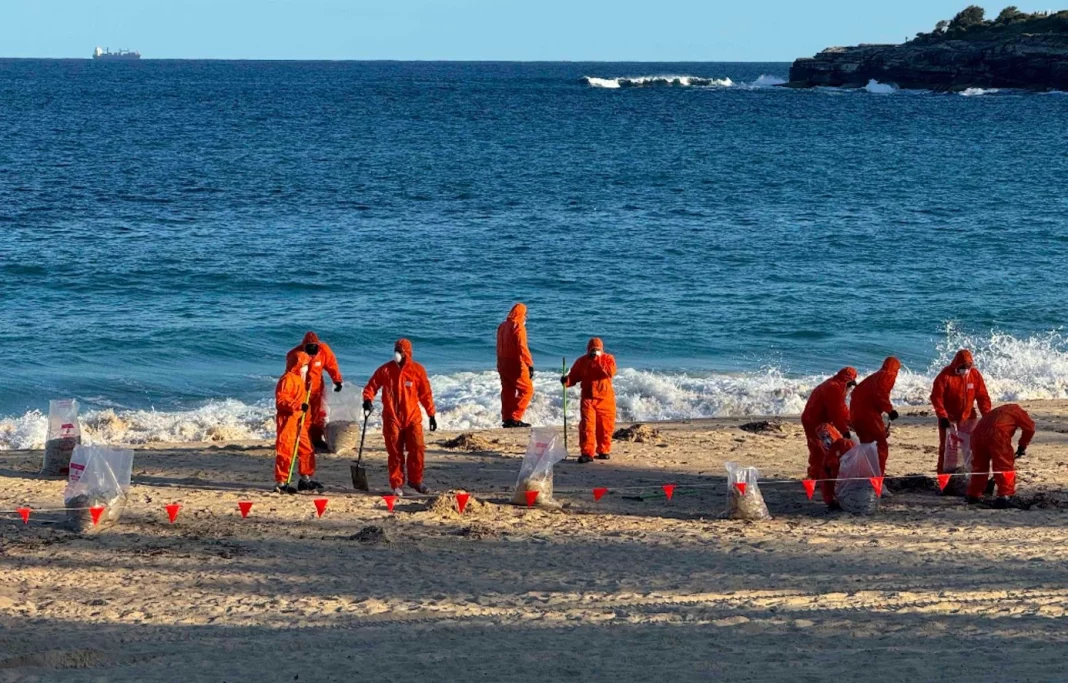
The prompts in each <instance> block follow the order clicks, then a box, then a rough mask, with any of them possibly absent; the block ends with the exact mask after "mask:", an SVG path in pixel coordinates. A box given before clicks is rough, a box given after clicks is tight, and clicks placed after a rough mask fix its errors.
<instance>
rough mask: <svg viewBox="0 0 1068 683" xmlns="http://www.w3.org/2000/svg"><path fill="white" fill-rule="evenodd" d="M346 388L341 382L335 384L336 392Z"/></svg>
mask: <svg viewBox="0 0 1068 683" xmlns="http://www.w3.org/2000/svg"><path fill="white" fill-rule="evenodd" d="M344 386H345V385H343V384H342V383H341V382H334V391H341V389H342V388H343V387H344Z"/></svg>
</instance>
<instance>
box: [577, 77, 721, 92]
mask: <svg viewBox="0 0 1068 683" xmlns="http://www.w3.org/2000/svg"><path fill="white" fill-rule="evenodd" d="M583 81H584V82H585V83H586V85H589V86H592V87H594V88H610V89H615V88H645V87H656V86H660V87H670V86H677V87H691V86H692V87H703V88H717V87H718V88H729V87H731V86H732V85H734V81H732V80H731V79H729V78H703V77H700V76H633V77H631V76H621V77H619V78H597V77H596V76H585V77H584V78H583Z"/></svg>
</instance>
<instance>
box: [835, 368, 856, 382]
mask: <svg viewBox="0 0 1068 683" xmlns="http://www.w3.org/2000/svg"><path fill="white" fill-rule="evenodd" d="M834 378H835V379H836V380H837V381H839V382H841V383H842V384H849V383H850V382H856V381H857V369H856V368H842V369H841V370H839V371H838V373H837V374H836V375H835V376H834Z"/></svg>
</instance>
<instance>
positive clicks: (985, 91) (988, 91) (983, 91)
mask: <svg viewBox="0 0 1068 683" xmlns="http://www.w3.org/2000/svg"><path fill="white" fill-rule="evenodd" d="M999 92H1001V90H999V89H998V88H967V89H966V90H962V91H961V93H960V94H961V95H962V96H964V97H979V96H980V95H993V94H994V93H999Z"/></svg>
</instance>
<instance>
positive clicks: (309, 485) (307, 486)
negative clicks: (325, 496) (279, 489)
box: [297, 479, 326, 491]
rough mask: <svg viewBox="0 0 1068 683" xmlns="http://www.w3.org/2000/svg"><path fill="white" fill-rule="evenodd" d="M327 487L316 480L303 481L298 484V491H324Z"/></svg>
mask: <svg viewBox="0 0 1068 683" xmlns="http://www.w3.org/2000/svg"><path fill="white" fill-rule="evenodd" d="M324 488H326V487H325V486H323V485H322V484H320V483H319V482H317V481H315V480H314V479H301V480H300V481H298V482H297V490H298V491H322V490H323V489H324Z"/></svg>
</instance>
